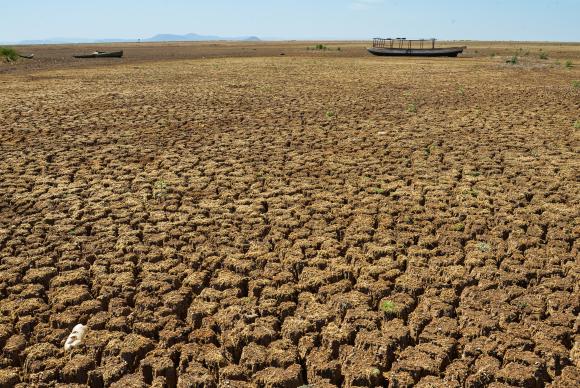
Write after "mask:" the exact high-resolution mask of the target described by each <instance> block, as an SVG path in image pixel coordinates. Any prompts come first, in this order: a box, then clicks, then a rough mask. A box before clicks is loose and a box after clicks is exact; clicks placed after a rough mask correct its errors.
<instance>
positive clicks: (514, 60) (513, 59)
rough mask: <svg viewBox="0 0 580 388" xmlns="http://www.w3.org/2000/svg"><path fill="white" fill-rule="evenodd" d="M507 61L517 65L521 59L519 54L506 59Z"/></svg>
mask: <svg viewBox="0 0 580 388" xmlns="http://www.w3.org/2000/svg"><path fill="white" fill-rule="evenodd" d="M505 63H509V64H510V65H517V64H518V63H519V59H518V56H517V55H514V56H512V57H511V58H510V59H508V60H507V61H505Z"/></svg>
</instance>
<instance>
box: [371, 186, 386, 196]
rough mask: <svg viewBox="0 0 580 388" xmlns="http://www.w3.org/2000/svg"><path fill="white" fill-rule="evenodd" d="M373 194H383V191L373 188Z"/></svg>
mask: <svg viewBox="0 0 580 388" xmlns="http://www.w3.org/2000/svg"><path fill="white" fill-rule="evenodd" d="M373 193H375V194H384V193H385V189H381V188H380V187H375V188H374V189H373Z"/></svg>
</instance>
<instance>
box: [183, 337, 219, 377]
mask: <svg viewBox="0 0 580 388" xmlns="http://www.w3.org/2000/svg"><path fill="white" fill-rule="evenodd" d="M197 365H204V366H205V367H204V368H209V369H210V370H211V371H212V372H215V373H217V371H218V370H219V369H220V368H221V367H223V366H225V365H227V362H226V359H225V357H224V356H223V354H222V352H221V350H220V349H219V348H218V347H217V346H215V345H214V344H207V345H198V344H185V345H183V346H182V348H181V356H180V358H179V372H180V373H181V372H185V371H190V369H191V368H195V367H197Z"/></svg>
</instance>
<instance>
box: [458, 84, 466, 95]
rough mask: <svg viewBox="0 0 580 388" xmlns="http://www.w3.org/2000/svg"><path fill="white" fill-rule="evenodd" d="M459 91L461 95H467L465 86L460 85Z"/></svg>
mask: <svg viewBox="0 0 580 388" xmlns="http://www.w3.org/2000/svg"><path fill="white" fill-rule="evenodd" d="M458 91H459V94H461V95H462V96H464V95H465V88H464V87H463V85H459V88H458Z"/></svg>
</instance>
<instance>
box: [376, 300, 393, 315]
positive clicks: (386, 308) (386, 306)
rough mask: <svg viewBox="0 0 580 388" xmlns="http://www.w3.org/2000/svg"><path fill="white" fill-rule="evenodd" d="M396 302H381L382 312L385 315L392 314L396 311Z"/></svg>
mask: <svg viewBox="0 0 580 388" xmlns="http://www.w3.org/2000/svg"><path fill="white" fill-rule="evenodd" d="M395 307H396V306H395V302H393V301H390V300H384V301H383V302H381V305H380V306H379V308H380V309H381V311H382V312H384V313H392V312H394V311H395Z"/></svg>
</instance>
